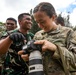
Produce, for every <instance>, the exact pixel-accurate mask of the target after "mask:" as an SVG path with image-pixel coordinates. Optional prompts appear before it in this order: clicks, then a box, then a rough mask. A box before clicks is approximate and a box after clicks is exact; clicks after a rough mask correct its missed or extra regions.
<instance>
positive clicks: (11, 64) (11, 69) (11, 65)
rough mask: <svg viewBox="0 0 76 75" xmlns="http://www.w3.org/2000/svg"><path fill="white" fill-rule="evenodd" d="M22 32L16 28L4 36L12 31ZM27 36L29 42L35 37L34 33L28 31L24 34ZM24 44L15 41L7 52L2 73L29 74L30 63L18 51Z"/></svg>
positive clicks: (13, 74) (8, 74) (5, 35)
mask: <svg viewBox="0 0 76 75" xmlns="http://www.w3.org/2000/svg"><path fill="white" fill-rule="evenodd" d="M15 32H18V33H21V32H19V30H14V31H12V32H9V33H5V34H4V35H3V37H2V38H5V37H7V36H8V35H9V34H11V33H15ZM23 35H24V37H25V38H26V40H27V42H28V41H30V40H31V39H32V38H33V36H34V35H33V34H32V33H31V32H28V33H27V34H23ZM23 45H24V44H23V43H22V45H17V43H16V42H15V43H13V44H12V45H11V46H10V48H9V50H8V52H7V54H6V58H5V61H4V64H3V70H2V75H27V74H28V63H27V62H25V61H24V60H23V59H22V58H21V56H20V55H18V51H19V50H22V46H23Z"/></svg>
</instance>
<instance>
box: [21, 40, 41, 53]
mask: <svg viewBox="0 0 76 75" xmlns="http://www.w3.org/2000/svg"><path fill="white" fill-rule="evenodd" d="M34 42H35V40H31V41H29V42H28V43H27V44H25V45H24V46H23V47H22V50H24V53H25V54H29V53H30V52H32V51H34V50H39V51H41V50H42V45H40V44H34Z"/></svg>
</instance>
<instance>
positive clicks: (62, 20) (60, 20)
mask: <svg viewBox="0 0 76 75" xmlns="http://www.w3.org/2000/svg"><path fill="white" fill-rule="evenodd" d="M56 22H57V24H61V25H62V26H64V25H65V24H64V18H63V17H61V16H59V17H57V18H56Z"/></svg>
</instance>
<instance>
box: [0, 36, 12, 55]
mask: <svg viewBox="0 0 76 75" xmlns="http://www.w3.org/2000/svg"><path fill="white" fill-rule="evenodd" d="M11 43H12V40H11V39H10V38H9V36H8V37H6V38H5V39H1V40H0V54H4V53H6V52H7V51H8V48H9V47H10V45H11Z"/></svg>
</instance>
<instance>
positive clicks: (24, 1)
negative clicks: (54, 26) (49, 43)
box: [0, 0, 76, 27]
mask: <svg viewBox="0 0 76 75" xmlns="http://www.w3.org/2000/svg"><path fill="white" fill-rule="evenodd" d="M40 2H50V3H51V4H52V5H53V6H54V8H55V10H56V12H57V14H60V13H61V12H62V14H63V16H64V17H66V15H67V14H68V12H70V13H69V15H70V20H69V21H70V23H71V24H72V26H73V27H75V25H76V17H75V15H76V0H0V22H5V21H6V19H7V18H8V17H13V18H15V19H17V17H18V15H19V14H21V13H24V12H28V13H29V11H30V10H31V9H34V7H35V6H36V5H37V4H38V3H40Z"/></svg>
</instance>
